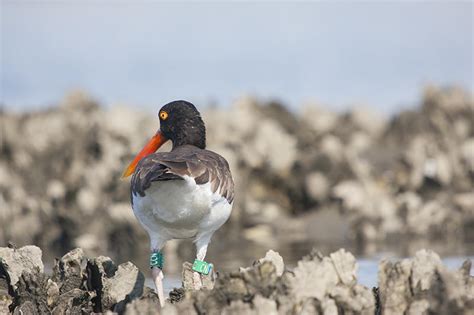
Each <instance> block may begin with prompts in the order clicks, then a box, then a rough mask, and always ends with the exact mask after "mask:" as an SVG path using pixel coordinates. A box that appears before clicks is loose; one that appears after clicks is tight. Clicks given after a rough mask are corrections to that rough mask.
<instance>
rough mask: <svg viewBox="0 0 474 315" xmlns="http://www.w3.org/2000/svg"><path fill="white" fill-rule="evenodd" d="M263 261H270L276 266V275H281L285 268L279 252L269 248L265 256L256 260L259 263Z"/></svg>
mask: <svg viewBox="0 0 474 315" xmlns="http://www.w3.org/2000/svg"><path fill="white" fill-rule="evenodd" d="M265 261H269V262H271V263H272V264H273V265H274V266H275V268H276V270H275V271H276V275H277V276H279V277H281V276H282V275H283V271H284V270H285V263H284V262H283V258H282V257H281V256H280V254H279V253H277V252H275V251H273V250H269V251H268V252H267V253H266V254H265V257H263V258H261V259H260V260H258V263H259V264H262V263H263V262H265Z"/></svg>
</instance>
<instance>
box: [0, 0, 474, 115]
mask: <svg viewBox="0 0 474 315" xmlns="http://www.w3.org/2000/svg"><path fill="white" fill-rule="evenodd" d="M0 1H1V69H0V75H1V89H2V91H1V92H2V93H1V100H2V102H3V103H5V104H6V106H7V108H12V107H15V108H37V107H40V106H45V105H49V104H52V103H55V102H57V101H59V100H60V99H61V97H62V96H63V95H64V94H65V93H66V92H67V91H68V90H71V89H75V88H82V89H84V90H86V91H88V92H89V93H91V94H92V95H94V96H96V97H97V98H98V99H99V100H101V101H103V102H105V103H106V104H109V105H110V104H115V103H126V104H131V105H137V106H143V107H144V108H148V109H156V108H158V107H160V106H161V105H162V104H164V103H166V102H168V101H171V100H173V99H187V100H190V101H193V102H195V103H197V105H204V104H207V103H208V102H209V101H213V102H217V103H218V104H221V105H228V104H229V103H230V102H231V101H232V100H235V99H236V98H237V97H238V96H241V95H242V94H254V95H257V96H259V97H261V98H264V99H267V98H277V99H281V100H283V101H285V102H287V104H289V105H290V106H292V107H294V108H298V106H299V105H301V104H302V103H304V102H306V101H308V100H316V101H318V102H321V103H323V104H326V105H327V106H331V107H332V108H335V109H343V108H346V107H348V106H350V105H352V104H360V103H363V104H367V105H370V106H373V107H375V108H377V109H379V110H380V111H382V112H394V111H397V109H399V108H400V107H401V106H403V107H406V106H410V105H413V104H414V103H416V101H417V100H418V99H419V96H420V89H421V87H422V86H423V85H424V84H426V83H437V84H460V85H462V86H464V87H465V88H468V89H471V91H472V89H473V84H474V83H473V82H474V81H473V80H474V79H473V10H474V9H473V3H472V2H470V1H464V2H455V1H447V2H429V1H423V2H400V1H398V2H383V3H381V2H375V1H370V2H355V1H347V2H337V3H335V2H329V1H328V2H316V3H310V2H306V3H303V2H298V3H294V2H293V3H291V2H275V3H271V2H260V3H256V2H245V3H242V2H240V3H237V2H232V3H230V2H227V3H217V2H214V3H213V2H194V3H189V2H188V3H171V2H168V3H163V2H154V1H147V2H145V1H96V2H92V1H86V2H83V1H82V2H79V1H5V0H0Z"/></svg>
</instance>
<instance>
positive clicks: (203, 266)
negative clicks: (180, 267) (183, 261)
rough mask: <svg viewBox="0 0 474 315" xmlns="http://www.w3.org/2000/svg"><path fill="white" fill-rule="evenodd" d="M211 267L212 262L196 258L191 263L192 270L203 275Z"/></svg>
mask: <svg viewBox="0 0 474 315" xmlns="http://www.w3.org/2000/svg"><path fill="white" fill-rule="evenodd" d="M212 268H214V265H213V264H210V263H207V262H205V261H202V260H198V259H196V260H195V261H194V264H193V270H194V271H196V272H199V273H201V274H203V275H208V274H209V273H210V272H211V271H212Z"/></svg>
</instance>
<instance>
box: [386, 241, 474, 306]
mask: <svg viewBox="0 0 474 315" xmlns="http://www.w3.org/2000/svg"><path fill="white" fill-rule="evenodd" d="M469 269H470V266H469ZM472 278H473V277H471V276H470V275H469V273H468V272H466V271H465V269H461V270H458V271H449V270H447V269H446V267H444V266H443V265H442V263H441V260H440V258H439V256H438V255H437V254H436V253H434V252H432V251H427V250H421V251H418V252H417V253H416V255H415V257H414V258H413V259H404V260H402V261H400V262H395V263H391V262H388V261H382V262H381V263H380V267H379V286H380V302H381V311H382V312H383V313H384V314H402V313H410V314H420V313H419V312H425V313H426V312H427V313H437V314H465V311H466V310H469V309H472V306H474V297H473V294H472V292H473V291H472V290H473V288H474V287H473V280H472Z"/></svg>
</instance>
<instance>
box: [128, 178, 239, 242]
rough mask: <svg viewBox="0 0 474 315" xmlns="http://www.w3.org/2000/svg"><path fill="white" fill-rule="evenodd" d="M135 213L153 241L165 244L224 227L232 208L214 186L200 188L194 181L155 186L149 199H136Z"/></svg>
mask: <svg viewBox="0 0 474 315" xmlns="http://www.w3.org/2000/svg"><path fill="white" fill-rule="evenodd" d="M132 198H133V211H134V213H135V216H136V217H137V219H138V221H139V222H140V223H141V224H142V225H143V227H144V228H145V229H146V230H147V231H148V233H149V234H150V236H151V237H158V238H160V239H163V240H170V239H177V238H194V237H196V238H199V236H200V235H203V234H209V233H211V234H212V233H213V232H214V231H216V230H217V229H218V228H219V227H221V226H222V225H223V224H224V223H225V221H227V219H228V218H229V216H230V212H231V209H232V204H230V203H229V202H228V201H227V200H226V199H225V198H224V197H222V196H220V195H219V194H218V193H212V191H211V187H210V184H209V183H207V184H204V185H196V182H195V181H194V179H193V178H191V177H188V176H185V178H184V180H170V181H157V182H153V183H152V185H151V187H150V188H148V189H147V190H146V191H145V196H144V197H141V196H140V195H138V194H137V195H133V196H132Z"/></svg>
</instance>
